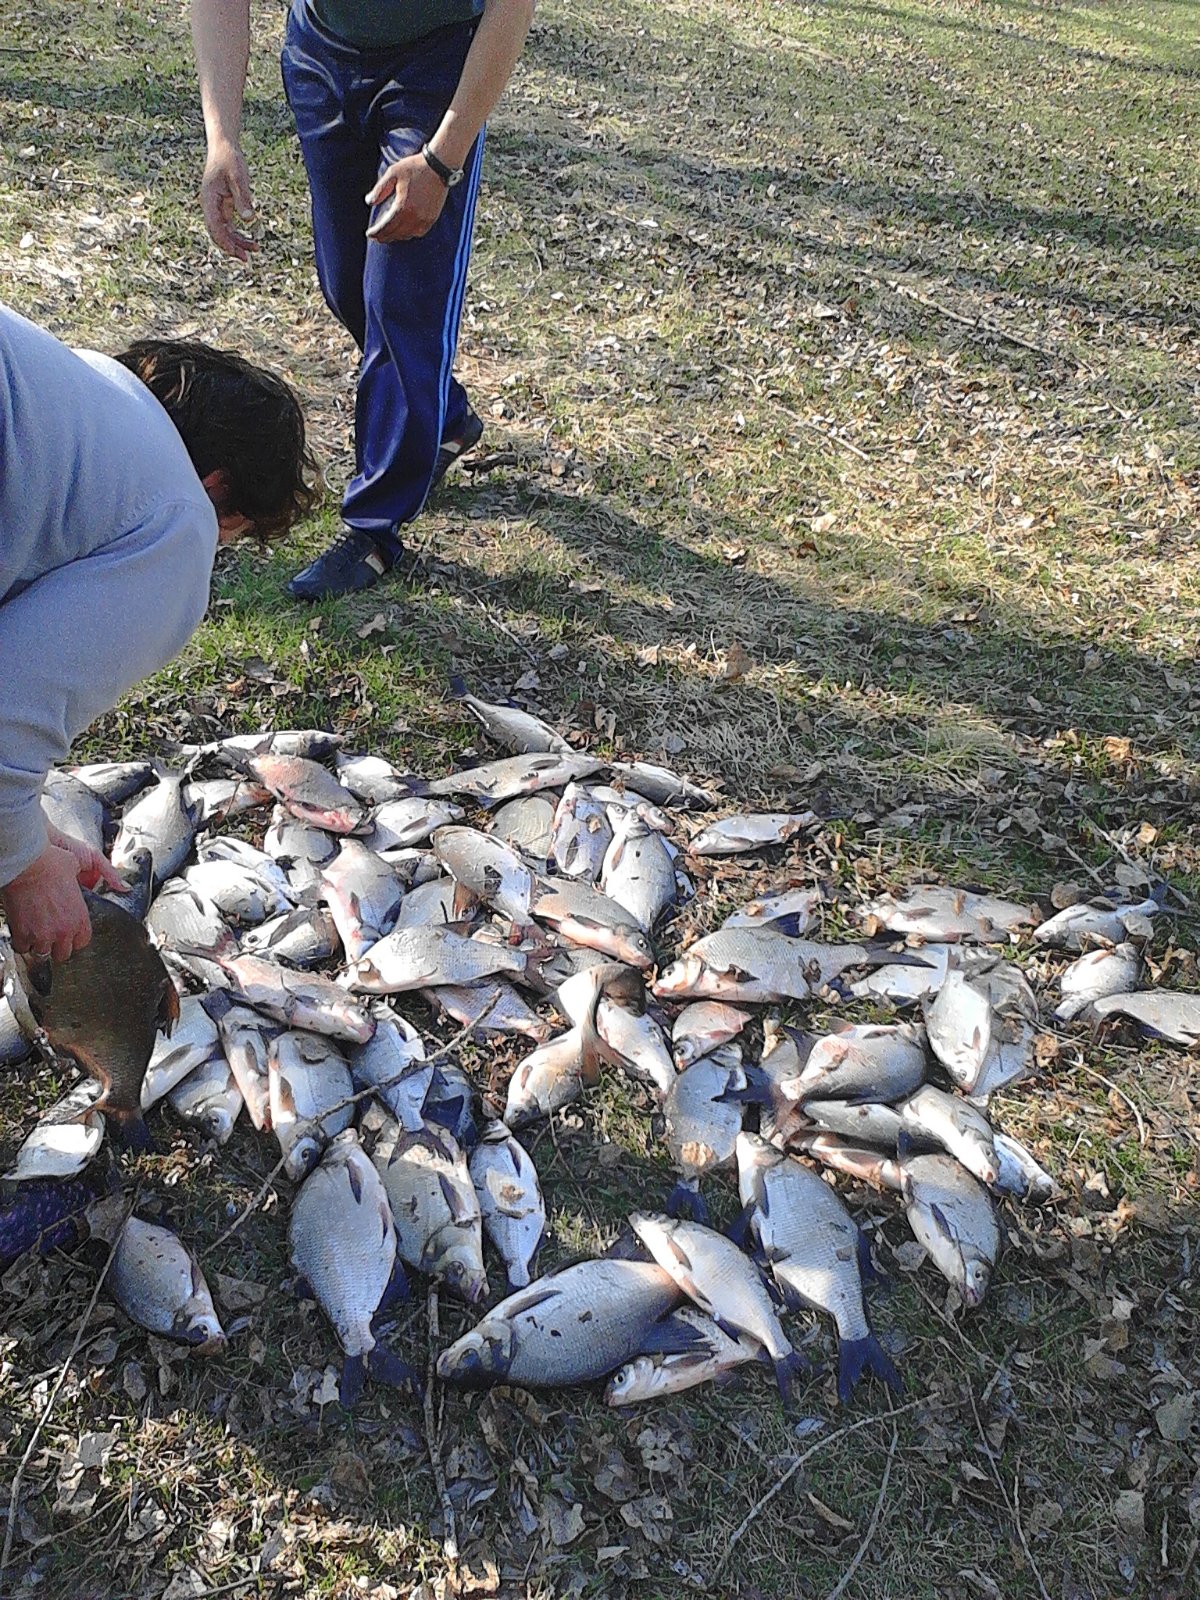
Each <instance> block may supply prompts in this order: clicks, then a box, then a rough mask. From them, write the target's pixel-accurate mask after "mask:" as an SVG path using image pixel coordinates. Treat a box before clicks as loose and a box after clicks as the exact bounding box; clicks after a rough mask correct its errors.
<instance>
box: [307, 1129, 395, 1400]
mask: <svg viewBox="0 0 1200 1600" xmlns="http://www.w3.org/2000/svg"><path fill="white" fill-rule="evenodd" d="M288 1256H289V1259H290V1261H291V1264H292V1267H293V1268H294V1269H295V1271H296V1272H298V1273H299V1274H300V1276H301V1278H302V1279H303V1280H304V1281H305V1282H306V1283H307V1284H308V1286H309V1287H310V1288H311V1290H312V1292H313V1294H314V1295H315V1296H316V1299H317V1302H318V1304H319V1305H320V1307H321V1310H322V1311H323V1312H324V1313H325V1315H326V1317H327V1318H328V1319H329V1321H330V1323H331V1324H332V1327H333V1330H334V1332H335V1333H336V1334H337V1339H338V1343H339V1344H340V1345H341V1347H342V1350H343V1352H344V1353H345V1357H346V1359H345V1363H344V1364H343V1367H342V1383H341V1401H342V1404H343V1405H344V1406H350V1405H352V1404H353V1403H354V1401H355V1399H356V1398H357V1396H358V1394H359V1391H360V1390H361V1388H362V1383H363V1377H364V1374H365V1372H366V1371H367V1369H368V1367H369V1368H370V1371H371V1372H372V1374H373V1375H375V1376H376V1377H379V1378H382V1379H383V1380H384V1381H385V1382H389V1383H393V1384H396V1385H398V1386H403V1385H408V1386H410V1387H411V1386H414V1385H415V1375H414V1374H413V1372H412V1371H411V1369H410V1368H408V1367H406V1366H405V1365H404V1363H403V1362H401V1361H400V1360H398V1358H397V1357H396V1356H394V1355H392V1353H391V1352H390V1351H389V1350H387V1349H386V1348H385V1347H383V1346H381V1345H380V1344H379V1343H378V1342H377V1340H376V1338H375V1334H374V1332H373V1330H372V1327H371V1324H372V1321H373V1320H374V1317H375V1313H376V1312H377V1311H378V1310H379V1308H380V1306H381V1304H382V1303H383V1301H384V1298H385V1296H386V1295H387V1293H388V1290H389V1286H391V1285H393V1284H394V1283H395V1282H396V1278H395V1276H394V1274H395V1272H396V1270H397V1268H396V1229H395V1225H394V1224H393V1222H392V1213H391V1210H390V1208H389V1206H388V1202H387V1195H386V1193H385V1192H384V1188H383V1183H382V1181H381V1179H380V1177H379V1174H378V1173H377V1172H376V1171H375V1168H374V1166H373V1165H372V1163H371V1161H370V1160H369V1158H368V1157H367V1155H366V1154H365V1153H364V1151H363V1149H362V1146H361V1145H360V1144H359V1142H358V1135H357V1134H356V1133H355V1132H354V1129H353V1128H347V1129H346V1130H345V1132H344V1133H339V1134H338V1135H337V1137H336V1138H335V1139H333V1140H331V1141H330V1145H329V1148H328V1149H327V1150H326V1152H325V1154H324V1155H323V1156H322V1157H321V1160H320V1163H319V1165H318V1166H317V1168H316V1170H315V1171H314V1172H312V1173H310V1174H309V1176H308V1177H307V1178H306V1179H305V1181H304V1183H303V1184H302V1185H301V1187H300V1191H299V1193H298V1194H297V1195H296V1197H295V1199H294V1200H293V1201H292V1214H291V1217H290V1218H289V1219H288ZM399 1282H400V1284H403V1275H402V1274H401V1275H400V1278H399Z"/></svg>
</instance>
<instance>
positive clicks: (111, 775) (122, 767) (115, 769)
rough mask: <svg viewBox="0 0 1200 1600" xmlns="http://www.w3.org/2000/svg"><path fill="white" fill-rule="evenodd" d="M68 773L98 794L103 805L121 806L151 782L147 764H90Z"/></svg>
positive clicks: (152, 777)
mask: <svg viewBox="0 0 1200 1600" xmlns="http://www.w3.org/2000/svg"><path fill="white" fill-rule="evenodd" d="M69 771H70V775H71V777H72V778H78V780H79V782H80V783H86V784H87V786H88V788H89V789H91V791H92V792H93V794H98V795H99V796H100V798H101V800H103V801H104V804H105V805H106V806H119V805H123V804H124V802H125V801H126V800H130V799H132V798H133V796H134V795H135V794H140V793H141V791H142V790H143V789H144V788H145V787H146V786H147V784H149V783H152V782H153V781H154V767H153V764H152V763H151V762H149V761H92V762H89V763H88V764H87V765H86V766H82V767H71V768H70V769H69Z"/></svg>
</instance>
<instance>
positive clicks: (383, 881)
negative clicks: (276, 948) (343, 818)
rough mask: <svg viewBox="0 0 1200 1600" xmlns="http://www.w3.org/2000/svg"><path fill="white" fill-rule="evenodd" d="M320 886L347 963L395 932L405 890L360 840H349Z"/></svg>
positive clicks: (344, 844)
mask: <svg viewBox="0 0 1200 1600" xmlns="http://www.w3.org/2000/svg"><path fill="white" fill-rule="evenodd" d="M321 886H322V890H323V894H324V898H325V901H326V903H327V904H328V906H329V910H330V914H331V915H332V917H333V920H334V924H335V925H336V927H337V931H338V934H339V936H340V937H341V941H342V947H343V949H344V950H345V952H346V960H347V961H357V960H358V959H359V957H360V956H364V955H366V953H367V951H368V950H369V949H370V948H371V946H372V945H375V944H378V943H379V941H380V939H382V938H383V937H384V935H385V934H388V933H390V932H391V931H392V929H393V927H395V924H396V917H397V916H398V914H399V911H400V902H401V900H402V899H403V897H404V894H403V890H402V889H401V887H400V884H399V883H398V882H397V880H396V874H395V873H394V872H393V871H392V869H391V867H389V866H388V864H387V862H386V861H384V860H382V859H381V858H380V857H379V856H377V855H376V854H375V852H374V851H373V850H368V849H367V847H366V845H365V844H363V843H361V841H360V840H358V839H346V840H343V842H342V847H341V849H340V850H339V851H338V854H337V856H336V858H335V859H334V860H333V861H331V862H330V863H329V865H328V866H327V867H324V868H322V871H321Z"/></svg>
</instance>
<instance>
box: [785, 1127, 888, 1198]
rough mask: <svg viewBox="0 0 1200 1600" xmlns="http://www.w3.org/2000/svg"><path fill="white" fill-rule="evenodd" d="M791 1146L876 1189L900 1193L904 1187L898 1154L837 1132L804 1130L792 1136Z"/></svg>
mask: <svg viewBox="0 0 1200 1600" xmlns="http://www.w3.org/2000/svg"><path fill="white" fill-rule="evenodd" d="M788 1148H789V1149H790V1150H801V1151H803V1152H804V1154H805V1155H806V1156H811V1157H812V1158H813V1160H814V1161H819V1162H820V1163H821V1165H822V1166H824V1167H828V1168H829V1169H830V1170H831V1171H833V1172H842V1173H845V1175H846V1176H847V1177H848V1178H855V1179H857V1181H858V1182H859V1183H869V1184H870V1185H871V1187H872V1188H873V1189H879V1190H890V1191H892V1192H894V1193H896V1194H899V1192H900V1190H901V1188H902V1187H903V1185H902V1181H901V1172H900V1163H899V1161H898V1160H897V1159H896V1157H895V1156H889V1155H887V1154H885V1152H884V1151H882V1150H876V1149H872V1148H871V1146H869V1145H865V1144H853V1143H851V1141H850V1140H849V1139H843V1138H842V1137H841V1136H840V1135H839V1134H836V1133H825V1132H823V1131H821V1130H817V1129H812V1130H801V1131H800V1132H799V1133H797V1134H796V1135H795V1136H794V1137H793V1138H792V1140H791V1142H790V1144H789V1146H788Z"/></svg>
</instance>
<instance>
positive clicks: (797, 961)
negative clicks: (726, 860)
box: [654, 928, 916, 1001]
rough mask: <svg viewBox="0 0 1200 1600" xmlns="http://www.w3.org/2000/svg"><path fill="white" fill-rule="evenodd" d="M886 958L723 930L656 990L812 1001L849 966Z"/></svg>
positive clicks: (770, 934) (692, 951) (851, 947)
mask: <svg viewBox="0 0 1200 1600" xmlns="http://www.w3.org/2000/svg"><path fill="white" fill-rule="evenodd" d="M884 959H887V957H886V956H884V955H882V954H881V953H880V952H877V951H872V950H871V949H869V948H868V947H867V946H866V945H862V944H819V943H817V942H816V941H815V940H811V939H791V938H788V936H787V935H786V934H782V933H776V932H775V931H773V930H772V929H770V928H718V930H717V931H716V932H715V933H709V934H706V935H705V936H704V937H703V938H702V939H697V940H696V942H695V944H693V945H691V946H690V947H689V948H688V950H687V951H686V952H685V954H684V955H683V956H681V957H680V959H679V960H678V961H676V962H674V963H673V965H671V966H669V967H668V968H667V970H666V971H665V972H664V973H663V974H662V976H661V977H660V978H659V979H658V981H657V982H656V983H655V985H654V992H655V994H657V995H661V996H663V997H664V998H668V999H673V1000H682V999H688V998H696V999H705V998H711V999H714V1000H734V1001H737V1000H751V1001H754V1000H757V1001H773V1000H807V999H809V998H810V996H811V995H812V993H813V990H814V989H820V988H822V987H823V986H824V985H825V984H827V983H829V981H830V980H831V979H832V978H836V977H837V976H838V974H839V973H842V972H845V971H846V969H847V968H849V967H859V966H868V965H870V964H872V963H873V962H876V963H877V962H880V961H882V960H884ZM893 959H894V958H893ZM914 959H916V958H915V957H914Z"/></svg>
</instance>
